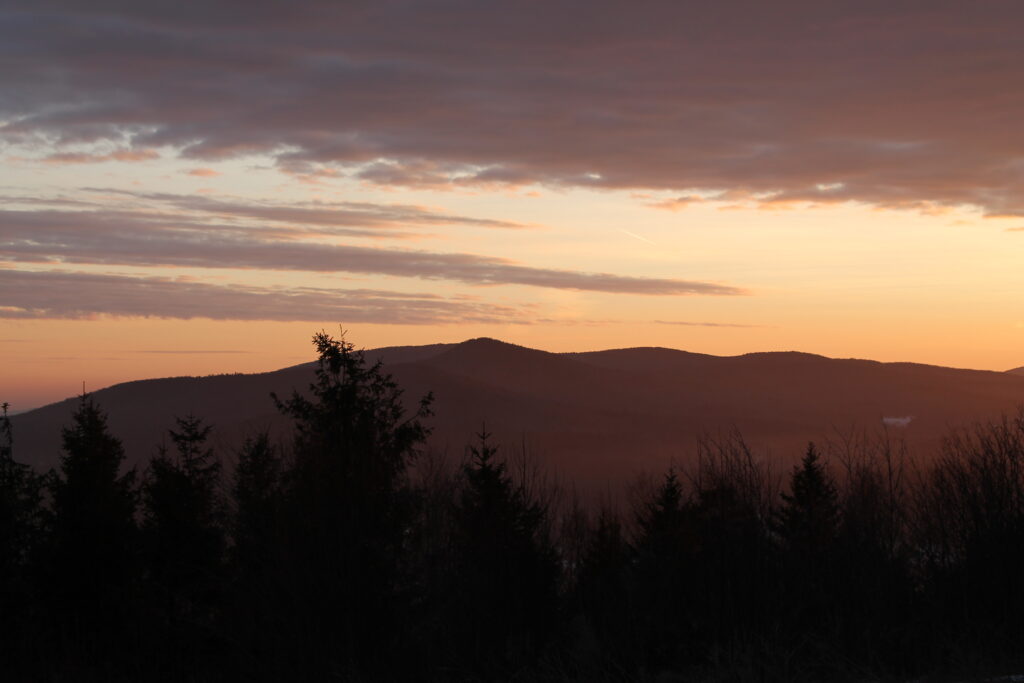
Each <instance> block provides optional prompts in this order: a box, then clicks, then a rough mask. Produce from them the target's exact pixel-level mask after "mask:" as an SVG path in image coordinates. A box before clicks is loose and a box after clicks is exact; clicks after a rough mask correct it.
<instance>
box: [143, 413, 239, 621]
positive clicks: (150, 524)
mask: <svg viewBox="0 0 1024 683" xmlns="http://www.w3.org/2000/svg"><path fill="white" fill-rule="evenodd" d="M176 425H177V430H174V429H172V430H170V431H169V435H170V437H171V441H172V442H173V444H174V450H173V451H169V450H168V449H166V448H161V449H160V450H159V452H158V453H157V455H156V456H155V457H154V458H153V459H152V460H151V461H150V464H149V469H148V471H147V473H146V478H145V481H144V482H143V487H142V500H143V532H144V536H145V544H146V551H147V552H146V558H147V565H148V576H149V578H150V581H151V584H152V587H153V588H154V590H155V591H156V593H157V596H158V600H159V604H161V605H162V607H161V608H160V612H161V613H162V615H163V618H164V619H165V620H166V621H167V622H168V623H169V624H170V625H171V626H173V625H174V624H175V622H178V621H180V620H183V619H187V620H188V621H189V622H191V623H193V624H195V623H202V622H203V621H205V620H208V619H209V616H210V614H209V611H210V609H211V608H212V605H213V603H214V601H215V600H216V596H217V592H218V588H219V581H220V572H221V563H222V560H223V554H224V526H223V503H222V501H221V500H220V496H219V490H218V486H219V482H220V470H221V465H220V462H219V461H217V459H216V458H215V457H214V453H213V450H212V449H211V448H210V447H209V446H208V445H207V440H208V438H209V435H210V432H211V429H212V428H211V427H210V426H209V425H204V424H203V421H202V420H201V419H200V418H197V417H195V416H194V415H188V416H186V417H184V418H176Z"/></svg>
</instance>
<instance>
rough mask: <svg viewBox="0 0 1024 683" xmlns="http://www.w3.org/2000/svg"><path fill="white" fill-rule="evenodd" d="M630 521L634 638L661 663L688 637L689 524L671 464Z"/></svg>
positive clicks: (682, 648) (678, 654)
mask: <svg viewBox="0 0 1024 683" xmlns="http://www.w3.org/2000/svg"><path fill="white" fill-rule="evenodd" d="M636 523H637V528H638V530H639V533H638V536H637V539H636V542H635V553H636V560H635V563H634V571H633V577H632V578H633V581H632V583H633V591H634V593H635V596H636V608H635V610H634V616H635V618H636V626H635V628H636V629H637V639H638V643H639V644H640V647H641V648H642V650H643V651H644V654H645V655H646V657H647V658H648V661H649V663H650V664H655V665H664V664H666V663H669V662H674V661H678V660H679V659H680V658H682V657H685V656H686V649H687V648H688V647H689V646H690V645H691V640H692V633H691V631H692V629H691V624H692V621H691V619H690V618H689V615H688V614H687V611H686V610H687V609H688V608H689V605H688V601H687V599H686V593H687V590H688V586H689V580H688V579H689V577H688V573H689V572H690V571H691V569H692V564H693V551H694V548H693V540H694V529H693V523H692V515H691V514H690V510H689V506H688V504H687V501H686V500H685V498H684V495H683V488H682V484H681V483H680V481H679V477H678V475H677V474H676V472H675V471H674V470H669V472H668V473H667V474H666V475H665V478H664V481H663V482H662V484H661V486H659V487H658V489H657V490H656V491H655V492H654V493H653V495H651V496H650V498H649V499H648V500H647V501H646V502H644V503H643V505H642V506H641V508H640V510H639V512H638V513H637V518H636Z"/></svg>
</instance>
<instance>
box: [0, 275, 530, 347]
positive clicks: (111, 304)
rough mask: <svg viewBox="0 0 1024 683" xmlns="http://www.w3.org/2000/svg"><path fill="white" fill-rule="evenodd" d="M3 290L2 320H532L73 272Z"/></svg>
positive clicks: (509, 310)
mask: <svg viewBox="0 0 1024 683" xmlns="http://www.w3.org/2000/svg"><path fill="white" fill-rule="evenodd" d="M0 291H3V293H4V299H3V305H0V319H8V320H12V319H13V320H26V319H52V318H58V319H83V318H95V317H101V316H110V317H146V318H151V317H155V318H179V319H192V318H210V319H214V320H274V321H309V322H319V323H334V322H344V323H356V322H362V323H379V324H396V325H427V324H429V325H444V324H456V323H465V322H474V323H513V324H514V323H526V322H529V321H530V317H529V314H528V311H526V310H524V309H519V308H514V307H508V306H495V305H491V304H483V303H478V302H471V301H465V300H456V299H446V298H443V297H440V296H435V295H430V294H414V293H402V292H391V291H381V290H368V289H349V290H346V289H323V288H313V287H297V288H284V287H251V286H244V285H230V286H228V285H213V284H206V283H198V282H181V281H178V280H172V279H169V278H160V277H130V276H120V275H97V274H91V273H74V272H54V271H42V272H28V271H14V270H5V271H0ZM161 353H162V352H161ZM175 353H178V352H175ZM204 353H205V352H204Z"/></svg>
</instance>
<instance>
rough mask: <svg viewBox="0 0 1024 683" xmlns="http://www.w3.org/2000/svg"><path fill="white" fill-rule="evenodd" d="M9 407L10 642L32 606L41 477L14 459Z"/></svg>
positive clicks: (0, 607)
mask: <svg viewBox="0 0 1024 683" xmlns="http://www.w3.org/2000/svg"><path fill="white" fill-rule="evenodd" d="M7 409H8V404H7V403H4V404H2V406H0V410H2V412H0V640H2V642H4V643H8V644H9V645H11V644H13V643H14V642H17V638H18V637H20V636H21V635H22V633H23V632H24V631H25V621H26V619H27V618H28V615H29V612H30V611H31V608H32V599H33V597H34V596H33V595H32V592H33V591H32V588H33V586H32V581H31V575H30V568H29V559H30V558H31V556H32V553H33V551H34V549H35V546H36V544H37V543H38V542H39V532H40V522H41V520H40V503H41V487H42V481H41V478H40V477H38V476H37V475H36V474H35V473H34V472H33V471H32V469H31V468H30V467H29V466H27V465H23V464H21V463H19V462H17V461H15V460H14V433H13V430H12V428H11V421H10V418H8V416H7Z"/></svg>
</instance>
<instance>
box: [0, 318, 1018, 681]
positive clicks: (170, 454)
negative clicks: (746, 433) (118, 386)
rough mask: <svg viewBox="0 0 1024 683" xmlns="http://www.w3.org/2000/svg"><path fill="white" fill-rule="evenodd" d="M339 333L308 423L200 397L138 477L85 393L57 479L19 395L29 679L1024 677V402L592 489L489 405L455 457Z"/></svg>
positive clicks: (6, 439)
mask: <svg viewBox="0 0 1024 683" xmlns="http://www.w3.org/2000/svg"><path fill="white" fill-rule="evenodd" d="M313 341H314V344H315V347H316V351H317V354H318V357H319V362H318V367H317V371H316V376H315V380H314V382H313V383H312V384H311V386H310V387H309V388H308V390H306V391H303V392H295V393H293V394H291V395H289V396H276V395H274V396H271V397H268V401H269V400H272V401H274V402H275V403H276V405H277V407H278V409H279V410H280V411H281V413H282V414H283V415H285V416H287V417H288V418H289V419H290V420H291V423H292V426H293V429H292V431H291V437H290V439H288V440H286V441H279V440H276V439H274V438H272V437H271V436H270V435H269V434H267V433H256V434H252V435H251V436H250V437H249V438H248V439H247V440H246V442H245V443H244V445H243V446H242V447H241V448H239V449H238V450H237V452H232V453H220V452H216V451H215V449H214V448H213V447H212V446H211V445H210V444H211V439H210V435H211V430H213V429H215V427H216V425H211V424H207V423H206V422H205V421H204V420H203V418H202V416H196V415H191V414H187V413H186V414H183V415H178V416H168V432H167V434H168V439H167V443H165V444H163V445H161V446H158V447H156V451H155V455H154V456H153V457H152V458H151V459H150V460H149V462H148V465H147V466H146V467H145V468H144V469H141V470H138V471H136V470H126V468H124V467H123V462H124V459H125V452H124V449H123V447H122V445H121V442H120V441H119V440H118V438H117V436H116V435H115V434H112V433H110V430H109V429H108V425H107V419H106V415H105V413H104V411H103V408H102V406H100V405H98V404H97V403H96V401H95V400H94V399H93V398H92V397H90V396H89V395H83V396H82V397H81V400H80V403H79V405H78V408H77V411H76V412H75V413H74V415H73V418H72V420H71V422H70V424H68V425H67V426H66V427H65V428H64V430H63V433H62V439H63V440H62V443H63V453H62V457H61V461H60V465H59V467H57V468H55V469H53V470H51V471H48V472H36V471H34V470H33V469H32V468H31V467H29V466H28V465H26V464H22V461H21V460H19V453H18V448H17V444H18V441H17V434H16V433H14V430H13V429H12V427H11V423H10V421H9V420H8V418H7V410H6V406H5V408H4V412H3V416H2V418H0V638H2V642H3V643H4V648H3V654H2V661H0V674H2V676H3V679H4V680H8V681H15V680H40V681H64V680H70V681H129V680H131V681H165V680H166V681H208V680H209V681H213V680H246V681H260V680H266V681H279V680H310V681H321V680H325V681H326V680H341V681H405V680H422V681H506V680H508V681H512V680H515V681H533V680H536V681H570V680H580V681H582V680H588V681H652V682H653V681H677V680H678V681H726V680H728V681H824V680H827V681H864V680H893V681H903V680H911V679H916V680H921V679H925V680H931V679H939V680H965V679H968V680H973V679H977V678H979V677H987V676H996V675H1003V674H1007V673H1014V672H1016V673H1019V672H1020V671H1024V648H1021V647H1020V643H1021V642H1024V641H1022V638H1024V581H1022V577H1024V412H1020V413H1018V414H1016V415H1008V416H1002V417H997V418H994V419H993V421H991V422H989V423H985V424H978V425H975V426H973V427H970V428H964V429H960V430H958V431H952V432H950V434H949V436H948V438H947V439H946V440H945V442H944V444H943V446H942V448H941V451H940V452H937V453H932V454H928V457H927V458H918V459H912V458H911V457H910V456H909V455H908V453H907V452H906V449H905V448H904V447H903V445H902V444H901V443H899V442H898V441H896V440H893V439H889V438H887V437H886V436H884V435H881V436H879V437H878V438H874V437H862V438H850V439H848V440H846V441H845V442H842V443H831V444H827V445H826V444H819V445H815V444H813V443H811V444H808V446H807V448H806V451H805V452H804V453H803V454H802V458H801V459H800V460H799V464H797V465H796V466H794V467H792V468H791V469H788V470H782V469H780V468H778V467H776V466H773V464H772V462H770V460H769V459H767V458H762V457H759V456H758V455H756V454H755V453H754V452H753V450H752V449H751V448H750V447H749V446H748V445H747V444H746V443H744V441H743V439H742V436H741V435H739V434H736V433H733V434H725V435H722V436H719V437H713V438H712V437H709V438H707V439H705V440H703V441H702V442H701V443H700V444H699V445H698V449H697V450H698V452H697V453H696V454H695V457H694V458H692V459H691V460H690V461H688V463H689V464H687V465H685V466H682V465H681V466H679V467H674V468H671V469H669V470H668V471H665V472H660V473H654V474H652V476H651V477H650V478H649V479H646V480H638V481H636V482H633V483H631V485H630V486H629V487H628V495H625V496H622V497H613V496H611V495H609V496H607V498H605V499H601V500H593V499H583V498H581V497H580V496H577V495H575V494H574V493H573V487H572V482H557V481H554V480H553V479H552V478H550V477H548V476H546V474H545V472H544V470H543V466H542V464H541V463H539V462H538V461H536V460H535V459H534V460H531V459H530V458H529V457H528V454H526V453H522V452H517V451H516V450H515V449H514V448H506V447H505V446H504V445H499V442H498V440H497V439H496V438H495V437H494V436H493V435H489V434H488V433H487V431H486V426H484V425H482V426H481V430H480V432H479V433H478V434H475V435H474V434H468V435H466V436H467V446H466V451H465V453H464V454H460V457H449V456H446V455H445V454H438V453H434V452H432V451H430V450H429V449H427V448H426V447H425V440H426V437H427V436H428V434H429V429H430V418H431V396H429V395H427V396H424V397H422V398H421V399H419V400H418V401H413V402H412V403H410V402H409V401H408V400H406V398H405V397H403V395H402V390H401V387H399V386H398V385H397V384H396V383H395V381H394V380H393V379H392V378H391V377H390V376H389V375H388V374H387V373H386V372H385V370H384V368H383V367H382V366H381V364H380V363H379V362H378V363H376V364H370V363H368V362H367V361H366V360H365V359H364V357H363V355H362V354H361V353H360V352H359V351H357V350H356V348H355V347H354V346H353V344H352V343H350V342H348V341H346V340H345V339H344V337H342V338H341V339H334V338H332V337H330V336H328V335H327V334H325V333H320V334H317V335H315V336H314V339H313ZM823 390H827V387H823ZM409 405H412V406H415V408H414V409H412V410H410V409H408V406H409ZM795 455H800V454H795ZM622 457H623V458H628V457H630V454H629V453H623V454H622ZM229 463H230V465H231V466H230V467H228V466H227V464H229Z"/></svg>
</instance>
